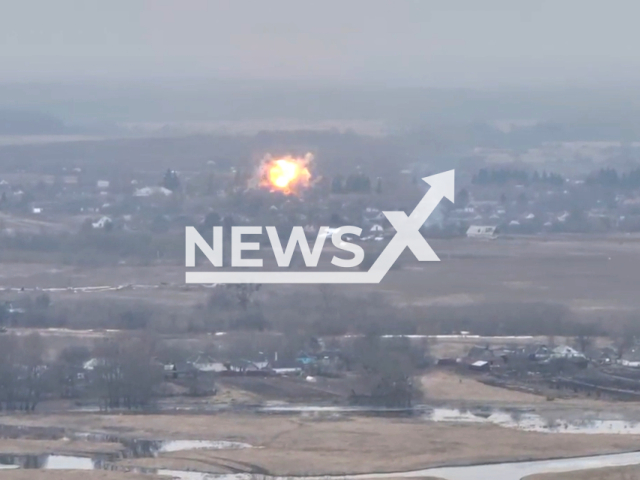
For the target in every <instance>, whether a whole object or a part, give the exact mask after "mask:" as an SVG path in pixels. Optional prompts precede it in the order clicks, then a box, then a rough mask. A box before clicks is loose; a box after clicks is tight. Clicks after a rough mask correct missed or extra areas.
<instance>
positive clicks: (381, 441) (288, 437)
mask: <svg viewBox="0 0 640 480" xmlns="http://www.w3.org/2000/svg"><path fill="white" fill-rule="evenodd" d="M0 423H2V424H11V425H39V426H60V425H65V426H66V427H67V428H69V429H72V430H76V431H94V432H95V431H104V432H111V433H118V434H120V435H124V436H127V437H138V438H152V439H203V440H206V439H211V440H230V441H240V442H245V443H249V444H251V445H253V446H255V447H260V448H253V449H242V450H209V451H207V450H193V451H183V452H173V453H170V454H164V455H162V457H161V458H160V459H158V460H157V461H158V462H163V461H165V459H166V461H168V462H172V463H171V464H175V463H174V462H179V463H180V465H182V466H185V465H189V464H190V462H193V465H192V466H193V467H197V466H201V465H202V464H206V465H209V468H211V467H215V468H223V469H226V468H228V467H229V466H232V467H233V468H234V469H236V471H237V470H245V471H247V470H249V471H268V472H270V473H274V474H281V475H288V474H290V475H304V474H343V473H370V472H394V471H408V470H414V469H420V468H425V467H429V466H435V465H442V464H470V463H482V462H496V461H504V460H507V459H508V460H525V459H542V458H552V457H565V456H580V455H589V454H595V453H613V452H621V451H631V450H633V449H635V448H637V445H638V441H640V437H638V436H632V435H624V436H622V435H578V434H572V435H570V436H564V435H561V434H544V433H527V432H521V431H516V430H508V429H502V428H499V427H495V426H490V425H451V424H434V423H428V422H424V423H423V422H420V421H419V420H416V419H415V418H395V419H394V418H367V417H351V418H344V417H341V418H336V417H332V416H331V415H329V416H326V417H324V418H323V417H318V416H313V417H308V416H293V415H269V416H267V415H237V414H222V415H208V416H198V415H174V416H170V415H86V414H84V415H83V414H77V415H50V416H46V415H22V416H20V415H15V416H6V417H2V418H0ZM488 438H490V439H491V447H492V448H491V449H487V448H486V442H487V439H488ZM568 439H570V441H568ZM148 462H150V461H149V460H144V461H141V463H140V465H145V466H150V465H149V463H148ZM185 462H186V463H185ZM128 464H131V465H135V464H137V462H136V461H134V460H132V461H130V462H128Z"/></svg>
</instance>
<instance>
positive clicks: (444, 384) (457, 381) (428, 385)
mask: <svg viewBox="0 0 640 480" xmlns="http://www.w3.org/2000/svg"><path fill="white" fill-rule="evenodd" d="M420 383H421V385H422V388H423V390H424V392H425V395H426V397H427V398H428V399H430V400H438V401H449V400H451V401H460V400H465V401H469V402H487V403H490V402H508V403H524V404H527V403H541V402H545V401H546V399H545V397H543V396H540V395H533V394H530V393H524V392H516V391H512V390H506V389H504V388H499V387H492V386H490V385H485V384H484V383H482V382H479V381H478V380H476V379H474V378H473V377H470V376H468V375H467V376H462V375H459V374H456V373H454V372H448V371H443V370H434V371H433V372H430V373H429V374H427V375H424V376H422V377H421V379H420Z"/></svg>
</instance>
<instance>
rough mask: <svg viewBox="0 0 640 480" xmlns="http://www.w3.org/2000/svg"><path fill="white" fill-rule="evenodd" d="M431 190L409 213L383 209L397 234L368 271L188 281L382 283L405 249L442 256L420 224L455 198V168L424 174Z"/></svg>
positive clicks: (192, 278) (214, 275) (426, 258)
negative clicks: (433, 247)
mask: <svg viewBox="0 0 640 480" xmlns="http://www.w3.org/2000/svg"><path fill="white" fill-rule="evenodd" d="M422 180H424V181H425V182H426V183H428V184H429V185H430V187H431V188H429V191H428V192H427V193H426V195H425V196H424V197H422V199H421V200H420V202H419V203H418V205H416V208H415V209H414V210H413V212H411V215H409V216H407V215H406V214H405V213H404V212H383V213H384V215H385V216H386V217H387V219H389V222H391V225H393V228H395V229H396V232H397V233H396V234H395V235H394V237H393V238H392V239H391V241H390V242H389V243H388V244H387V246H386V247H385V249H384V250H383V251H382V253H381V254H380V256H379V257H378V259H377V260H376V261H375V263H374V264H373V265H372V266H371V268H370V269H369V270H368V271H367V272H340V271H332V272H279V271H275V272H246V271H244V272H242V271H219V272H187V273H186V283H307V284H308V283H380V281H381V280H382V279H383V278H384V276H385V275H386V274H387V272H388V271H389V270H390V269H391V267H392V266H393V264H394V263H395V261H396V260H397V259H398V257H399V256H400V255H401V254H402V252H403V251H404V249H405V248H409V249H410V250H411V251H412V252H413V254H414V255H415V256H416V258H417V259H418V260H419V261H421V262H439V261H440V259H439V258H438V256H437V255H436V253H435V252H434V251H433V249H432V248H431V246H430V245H429V244H428V243H427V241H426V240H425V239H424V238H423V237H422V235H421V234H420V227H422V225H424V222H426V221H427V219H428V218H429V216H430V215H431V214H432V213H433V211H434V210H435V209H436V207H437V206H438V204H439V203H440V201H441V200H442V199H443V198H447V199H448V200H450V201H451V202H453V201H454V200H455V198H454V192H455V171H454V170H449V171H447V172H442V173H439V174H437V175H431V176H429V177H424V178H423V179H422Z"/></svg>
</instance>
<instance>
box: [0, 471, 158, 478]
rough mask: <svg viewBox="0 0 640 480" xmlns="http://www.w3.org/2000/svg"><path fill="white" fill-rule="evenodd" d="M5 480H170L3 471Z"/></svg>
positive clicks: (128, 475)
mask: <svg viewBox="0 0 640 480" xmlns="http://www.w3.org/2000/svg"><path fill="white" fill-rule="evenodd" d="M1 472H2V473H0V477H1V478H2V479H3V480H168V479H169V477H164V476H159V475H142V474H137V473H124V472H107V471H100V470H95V471H72V470H2V471H1Z"/></svg>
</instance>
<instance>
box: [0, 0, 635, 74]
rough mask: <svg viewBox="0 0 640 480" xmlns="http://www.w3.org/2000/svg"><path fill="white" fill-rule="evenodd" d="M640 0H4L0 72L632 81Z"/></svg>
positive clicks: (0, 16)
mask: <svg viewBox="0 0 640 480" xmlns="http://www.w3.org/2000/svg"><path fill="white" fill-rule="evenodd" d="M639 19H640V2H639V1H637V0H627V1H623V0H617V1H616V0H614V1H606V2H605V1H604V0H553V1H544V0H527V1H522V0H504V1H498V0H442V1H438V0H433V1H430V0H414V1H410V0H322V1H321V0H226V1H223V0H172V1H170V0H99V1H98V0H75V1H72V0H38V1H36V0H20V1H9V0H5V1H3V2H2V5H1V6H0V81H3V80H11V81H13V80H22V79H30V80H49V79H52V78H57V79H74V78H87V77H98V78H109V79H126V78H135V79H145V78H151V77H178V78H195V77H209V78H223V79H287V80H303V81H305V82H306V81H314V82H326V81H330V82H332V83H370V84H378V85H416V86H417V85H421V86H470V87H493V86H504V85H534V86H536V85H537V86H549V85H552V86H558V85H572V84H579V85H599V84H603V85H605V84H606V85H612V84H614V85H616V84H620V85H630V84H633V82H636V81H640V48H638V46H639V45H640V28H638V26H637V24H638V21H639Z"/></svg>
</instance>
